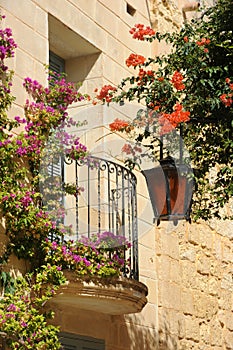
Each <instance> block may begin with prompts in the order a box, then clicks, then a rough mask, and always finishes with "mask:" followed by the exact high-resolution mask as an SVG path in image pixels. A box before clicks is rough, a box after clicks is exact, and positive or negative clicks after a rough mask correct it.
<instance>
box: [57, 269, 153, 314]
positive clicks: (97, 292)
mask: <svg viewBox="0 0 233 350" xmlns="http://www.w3.org/2000/svg"><path fill="white" fill-rule="evenodd" d="M66 278H67V283H66V285H64V286H62V287H61V288H60V289H59V290H58V292H57V294H56V295H55V296H54V297H53V298H52V302H53V303H56V304H59V305H62V306H65V305H71V306H73V307H76V308H78V309H82V310H91V311H96V312H101V313H105V314H109V315H123V314H129V313H137V312H140V311H141V310H142V309H143V307H144V306H145V305H146V303H147V298H146V296H147V294H148V289H147V287H146V286H145V285H144V284H143V283H141V282H138V281H135V280H133V279H128V278H119V279H118V278H106V279H103V278H101V279H100V278H93V277H92V278H90V277H88V278H87V277H85V278H84V277H83V278H77V277H76V275H75V274H74V273H73V272H67V273H66Z"/></svg>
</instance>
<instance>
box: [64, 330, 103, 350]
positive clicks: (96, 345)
mask: <svg viewBox="0 0 233 350" xmlns="http://www.w3.org/2000/svg"><path fill="white" fill-rule="evenodd" d="M60 341H61V344H62V348H61V350H105V345H104V340H101V339H95V338H89V337H84V336H79V335H75V334H68V333H61V335H60Z"/></svg>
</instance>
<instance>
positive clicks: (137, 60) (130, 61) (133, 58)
mask: <svg viewBox="0 0 233 350" xmlns="http://www.w3.org/2000/svg"><path fill="white" fill-rule="evenodd" d="M145 60H146V59H145V57H144V56H141V55H137V54H134V53H131V55H130V56H129V58H127V60H126V61H125V63H126V65H127V67H130V66H132V67H136V66H138V65H140V64H143V63H144V62H145Z"/></svg>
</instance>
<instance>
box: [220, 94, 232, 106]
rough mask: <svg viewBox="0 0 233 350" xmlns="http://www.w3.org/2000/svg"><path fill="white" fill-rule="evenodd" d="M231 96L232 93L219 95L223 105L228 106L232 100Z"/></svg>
mask: <svg viewBox="0 0 233 350" xmlns="http://www.w3.org/2000/svg"><path fill="white" fill-rule="evenodd" d="M232 97H233V96H232V94H222V95H221V96H220V100H221V101H222V103H223V104H224V105H225V107H230V106H231V105H232V102H233V99H232Z"/></svg>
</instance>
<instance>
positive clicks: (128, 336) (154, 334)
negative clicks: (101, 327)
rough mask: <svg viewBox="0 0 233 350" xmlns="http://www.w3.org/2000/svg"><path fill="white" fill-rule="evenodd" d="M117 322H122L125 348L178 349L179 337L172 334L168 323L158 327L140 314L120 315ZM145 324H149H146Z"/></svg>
mask: <svg viewBox="0 0 233 350" xmlns="http://www.w3.org/2000/svg"><path fill="white" fill-rule="evenodd" d="M117 323H118V324H119V323H120V324H121V326H120V332H121V331H123V332H122V333H121V334H120V335H119V338H120V343H121V346H120V347H119V349H121V347H122V349H124V350H176V349H177V348H178V346H177V339H176V338H175V337H174V335H172V334H170V332H169V328H168V325H167V323H166V322H165V321H164V322H163V327H162V328H160V329H159V330H158V327H157V326H156V325H155V324H153V323H151V324H148V323H146V320H145V318H143V317H139V316H138V315H128V316H126V317H124V316H122V317H121V316H119V318H118V321H117ZM145 324H147V325H146V326H145ZM117 349H118V348H117Z"/></svg>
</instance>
